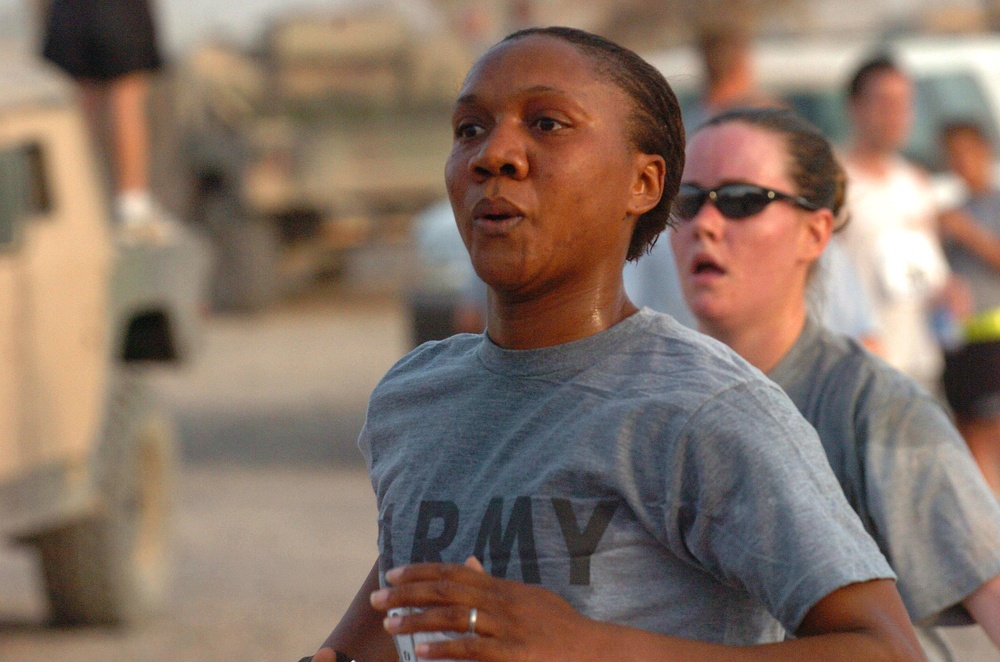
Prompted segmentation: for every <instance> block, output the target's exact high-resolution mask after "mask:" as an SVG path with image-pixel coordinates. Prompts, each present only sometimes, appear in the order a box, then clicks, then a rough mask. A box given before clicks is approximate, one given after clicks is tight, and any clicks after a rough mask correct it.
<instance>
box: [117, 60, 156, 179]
mask: <svg viewBox="0 0 1000 662" xmlns="http://www.w3.org/2000/svg"><path fill="white" fill-rule="evenodd" d="M148 95H149V74H148V73H146V72H144V71H139V72H134V73H131V74H127V75H125V76H122V77H121V78H117V79H115V80H113V81H111V83H109V85H108V98H109V102H110V105H111V112H112V121H113V122H114V147H115V153H114V163H115V174H116V175H117V180H116V181H117V187H118V191H119V192H125V191H139V192H145V191H148V189H149V124H148V116H147V107H146V100H147V98H148Z"/></svg>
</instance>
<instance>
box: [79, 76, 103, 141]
mask: <svg viewBox="0 0 1000 662" xmlns="http://www.w3.org/2000/svg"><path fill="white" fill-rule="evenodd" d="M79 90H80V103H81V105H82V106H83V113H84V116H85V117H86V118H87V125H88V127H89V129H90V135H91V137H92V139H93V141H94V145H95V146H96V147H97V149H99V150H100V151H101V153H102V154H107V145H108V143H107V140H106V138H107V125H106V124H105V119H106V117H107V116H106V112H107V95H106V87H105V85H104V84H102V83H98V82H96V81H79Z"/></svg>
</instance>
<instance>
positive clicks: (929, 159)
mask: <svg viewBox="0 0 1000 662" xmlns="http://www.w3.org/2000/svg"><path fill="white" fill-rule="evenodd" d="M916 103H917V113H916V117H915V118H914V125H913V131H912V133H911V134H910V141H909V144H908V145H907V147H906V150H905V152H906V155H907V156H909V157H910V158H911V159H913V160H914V161H916V162H918V163H920V164H921V165H923V166H924V167H925V168H927V169H928V170H930V171H931V172H941V171H943V170H945V169H946V167H947V166H946V164H945V162H944V157H943V156H942V154H941V150H940V144H939V141H938V132H939V131H940V130H941V127H942V126H943V125H944V124H946V123H947V122H950V121H955V120H963V121H971V122H975V123H977V124H979V125H980V126H981V127H982V128H983V130H984V131H985V132H986V135H987V136H988V137H989V139H990V142H991V143H992V145H993V147H994V148H996V147H997V145H998V142H997V127H996V123H995V122H994V120H993V119H992V117H991V114H990V108H989V104H988V103H987V101H986V98H985V96H984V95H983V91H982V88H980V86H979V84H978V82H977V81H976V78H975V77H974V76H973V75H972V74H963V73H948V74H941V75H935V76H924V77H921V78H918V79H917V100H916Z"/></svg>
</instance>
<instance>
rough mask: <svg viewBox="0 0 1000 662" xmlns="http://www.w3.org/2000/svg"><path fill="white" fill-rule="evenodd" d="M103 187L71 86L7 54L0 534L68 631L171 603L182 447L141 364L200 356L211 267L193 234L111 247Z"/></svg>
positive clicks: (0, 85)
mask: <svg viewBox="0 0 1000 662" xmlns="http://www.w3.org/2000/svg"><path fill="white" fill-rule="evenodd" d="M102 182H103V180H102V179H101V177H100V176H99V173H98V169H97V166H96V163H95V159H94V157H93V151H92V150H91V144H90V141H89V138H88V135H87V133H86V126H85V123H84V120H83V118H82V115H81V113H80V111H79V109H78V107H77V105H76V103H75V96H74V95H73V91H72V89H71V87H70V85H69V84H68V82H67V81H66V80H64V79H63V78H61V77H60V76H59V75H57V74H56V73H55V72H53V71H51V70H48V69H46V68H45V67H44V66H43V65H41V64H40V63H38V62H37V61H35V60H34V59H33V58H31V57H30V56H28V55H26V54H20V53H18V52H8V51H3V52H0V534H3V536H4V538H5V539H6V540H8V541H11V542H15V543H17V544H26V545H31V546H33V547H34V548H35V549H37V551H38V554H39V558H40V561H41V565H42V569H43V573H42V574H43V576H44V581H45V586H46V589H47V592H48V597H49V603H50V605H51V616H52V619H53V621H56V622H61V623H122V622H127V621H130V620H132V619H134V618H137V617H139V616H142V615H144V614H146V613H148V612H149V611H150V610H152V609H154V608H155V607H156V605H157V604H158V603H159V602H160V600H161V599H162V597H163V594H164V590H165V588H166V578H167V573H166V570H167V567H168V565H167V558H168V544H167V543H168V540H167V526H166V525H167V514H168V505H169V496H170V495H169V493H170V489H171V487H170V482H169V480H170V476H171V471H170V470H171V465H172V463H173V456H174V439H173V436H172V434H171V428H170V425H169V423H168V421H167V420H166V419H165V418H164V417H163V416H162V415H161V413H160V412H158V410H157V409H156V407H155V403H154V402H153V400H152V399H151V397H150V393H149V390H148V388H147V380H146V378H145V376H144V373H143V371H142V369H141V368H140V367H139V364H140V363H143V362H146V361H152V360H168V359H179V358H181V357H183V356H185V355H186V354H187V353H188V352H189V351H190V347H191V344H192V343H193V342H194V340H195V334H196V332H197V328H196V327H195V325H194V322H196V318H197V316H198V311H197V309H198V307H199V305H200V303H199V302H200V299H201V295H200V288H201V282H202V281H203V279H204V276H205V273H206V271H207V262H206V257H207V256H206V251H205V250H204V248H200V244H199V243H198V242H197V241H196V240H195V238H194V237H193V236H192V235H191V234H190V233H189V232H187V231H185V230H183V228H179V227H178V228H171V229H170V232H169V233H168V234H163V233H161V234H160V235H159V236H157V237H130V238H123V237H117V236H116V234H115V230H114V228H113V226H112V223H111V221H110V218H109V213H108V206H107V201H106V195H105V190H104V185H103V183H102ZM162 229H163V228H161V230H162Z"/></svg>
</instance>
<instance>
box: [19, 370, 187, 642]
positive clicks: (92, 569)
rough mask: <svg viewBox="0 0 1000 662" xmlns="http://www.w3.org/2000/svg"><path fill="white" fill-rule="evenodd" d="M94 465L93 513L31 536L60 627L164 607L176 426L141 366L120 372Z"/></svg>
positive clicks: (125, 618) (118, 619)
mask: <svg viewBox="0 0 1000 662" xmlns="http://www.w3.org/2000/svg"><path fill="white" fill-rule="evenodd" d="M109 393H110V395H109V398H108V407H107V409H108V412H107V415H106V424H105V427H104V433H103V436H102V438H101V441H100V443H99V445H98V447H97V450H96V452H95V453H94V455H93V456H92V462H91V468H92V472H93V481H94V485H95V488H96V492H97V507H96V509H95V512H94V513H92V514H91V515H90V516H88V517H86V518H84V519H82V520H78V521H74V522H72V523H70V524H68V525H66V526H63V527H61V528H59V529H55V530H52V531H48V532H46V533H43V534H41V535H38V536H36V537H34V538H33V539H30V540H29V541H28V542H30V543H31V544H33V545H35V546H36V548H37V549H38V552H39V554H40V557H41V565H42V570H43V575H44V579H45V587H46V591H47V593H48V599H49V606H50V615H51V619H52V621H53V623H55V624H59V625H96V624H101V625H123V624H127V623H131V622H134V621H137V620H140V619H142V618H143V617H146V616H148V615H150V614H152V613H154V612H156V611H157V610H158V609H159V608H160V607H161V606H162V603H163V601H164V599H165V596H166V589H167V581H168V575H169V544H168V538H169V521H168V520H169V512H170V494H171V483H172V480H171V479H172V477H173V473H174V449H175V442H174V435H173V430H172V427H171V425H170V424H169V423H168V422H167V420H166V419H165V418H164V417H163V416H162V415H161V414H160V413H159V412H157V411H156V409H155V408H154V407H153V406H152V403H151V399H150V397H149V393H148V388H147V386H146V384H145V381H144V380H143V378H142V375H141V373H139V372H125V371H122V374H121V375H118V376H116V379H115V384H114V385H113V386H112V388H111V389H110V390H109Z"/></svg>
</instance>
